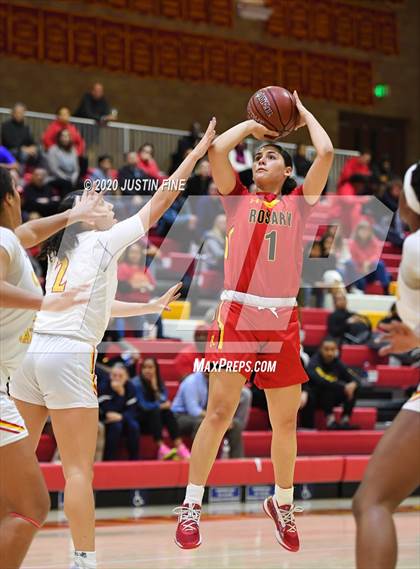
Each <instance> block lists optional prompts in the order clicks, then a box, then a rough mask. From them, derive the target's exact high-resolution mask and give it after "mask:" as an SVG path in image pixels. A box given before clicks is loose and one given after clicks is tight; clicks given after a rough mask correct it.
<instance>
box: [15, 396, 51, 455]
mask: <svg viewBox="0 0 420 569" xmlns="http://www.w3.org/2000/svg"><path fill="white" fill-rule="evenodd" d="M13 401H14V403H15V405H16V407H17V410H18V411H19V413H20V414H21V416H22V418H23V420H24V421H25V425H26V428H27V429H28V442H29V445H30V447H31V448H32V450H33V452H35V451H36V449H37V447H38V443H39V439H40V438H41V435H42V430H43V428H44V426H45V423H46V421H47V419H48V410H47V408H46V407H44V406H42V405H34V404H33V403H28V402H27V401H22V400H20V399H16V398H15V399H13Z"/></svg>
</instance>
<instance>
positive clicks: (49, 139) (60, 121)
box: [42, 106, 85, 156]
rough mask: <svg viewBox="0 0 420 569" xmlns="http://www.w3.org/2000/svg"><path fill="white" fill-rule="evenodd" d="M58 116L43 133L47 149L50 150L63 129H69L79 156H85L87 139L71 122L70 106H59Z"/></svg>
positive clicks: (43, 141)
mask: <svg viewBox="0 0 420 569" xmlns="http://www.w3.org/2000/svg"><path fill="white" fill-rule="evenodd" d="M56 115H57V118H56V119H55V121H53V122H52V123H50V124H49V125H48V127H47V128H46V130H45V131H44V134H43V135H42V143H43V145H44V148H45V150H48V149H49V148H50V147H51V146H53V144H55V143H56V141H57V135H58V133H59V132H61V131H62V130H67V131H68V133H69V136H70V139H71V141H72V143H73V145H74V148H75V150H76V152H77V156H83V154H84V151H85V141H84V140H83V138H82V135H81V134H80V132H79V131H78V129H77V128H76V127H75V126H74V124H71V122H70V109H69V108H68V107H64V106H63V107H59V108H58V110H57V113H56Z"/></svg>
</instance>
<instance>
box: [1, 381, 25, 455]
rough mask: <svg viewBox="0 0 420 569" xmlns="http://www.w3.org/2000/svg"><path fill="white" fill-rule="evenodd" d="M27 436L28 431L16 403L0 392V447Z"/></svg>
mask: <svg viewBox="0 0 420 569" xmlns="http://www.w3.org/2000/svg"><path fill="white" fill-rule="evenodd" d="M27 436H28V431H27V430H26V426H25V423H24V421H23V419H22V417H21V416H20V415H19V411H18V410H17V409H16V405H15V404H14V403H13V401H12V400H11V399H10V398H9V397H8V396H7V395H6V394H5V393H3V392H0V447H4V446H6V445H10V444H12V443H15V442H16V441H20V439H24V438H25V437H27Z"/></svg>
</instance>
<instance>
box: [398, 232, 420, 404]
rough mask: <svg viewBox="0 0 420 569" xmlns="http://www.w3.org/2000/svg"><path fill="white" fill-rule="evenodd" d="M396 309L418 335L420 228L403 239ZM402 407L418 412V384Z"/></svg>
mask: <svg viewBox="0 0 420 569" xmlns="http://www.w3.org/2000/svg"><path fill="white" fill-rule="evenodd" d="M397 310H398V314H399V316H400V318H401V320H402V321H403V322H404V324H407V326H410V328H412V330H413V331H414V332H415V333H416V334H417V335H419V336H420V229H419V230H417V231H416V232H415V233H412V234H411V235H409V236H408V237H407V238H406V239H405V241H404V245H403V251H402V260H401V265H400V270H399V271H398V300H397ZM403 409H406V410H408V411H416V412H417V413H420V384H419V385H418V386H417V391H416V392H415V393H413V395H412V396H411V398H410V399H409V400H408V401H407V402H406V403H405V404H404V405H403Z"/></svg>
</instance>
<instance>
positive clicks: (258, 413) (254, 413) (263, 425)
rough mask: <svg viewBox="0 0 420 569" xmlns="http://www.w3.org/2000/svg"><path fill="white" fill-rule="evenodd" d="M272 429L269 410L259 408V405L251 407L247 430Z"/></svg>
mask: <svg viewBox="0 0 420 569" xmlns="http://www.w3.org/2000/svg"><path fill="white" fill-rule="evenodd" d="M270 429H271V427H270V421H269V418H268V413H267V411H264V410H263V409H258V408H257V407H251V410H250V413H249V419H248V423H247V426H246V430H247V431H269V430H270Z"/></svg>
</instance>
